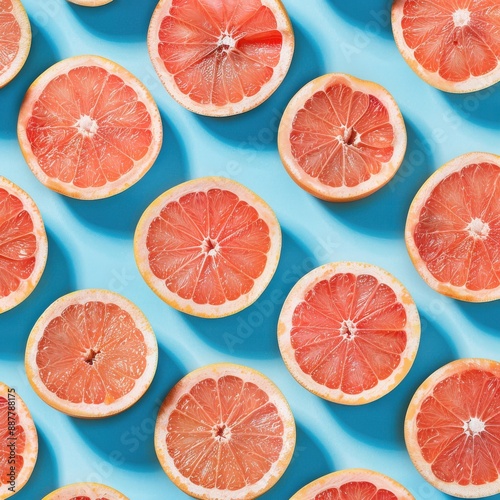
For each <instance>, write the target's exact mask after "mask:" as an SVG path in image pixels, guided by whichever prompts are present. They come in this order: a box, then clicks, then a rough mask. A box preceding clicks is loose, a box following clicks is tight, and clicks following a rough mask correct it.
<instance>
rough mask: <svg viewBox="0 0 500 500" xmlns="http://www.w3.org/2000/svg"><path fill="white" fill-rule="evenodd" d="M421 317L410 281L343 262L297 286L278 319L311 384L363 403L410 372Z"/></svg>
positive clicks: (297, 366)
mask: <svg viewBox="0 0 500 500" xmlns="http://www.w3.org/2000/svg"><path fill="white" fill-rule="evenodd" d="M419 340H420V320H419V315H418V311H417V308H416V306H415V303H414V302H413V299H412V298H411V296H410V294H409V293H408V291H407V290H406V289H405V288H404V286H403V285H402V284H401V283H400V282H399V281H398V280H396V278H394V277H393V276H392V275H391V274H389V273H388V272H387V271H384V270H383V269H381V268H379V267H377V266H373V265H369V264H361V263H357V262H335V263H331V264H326V265H324V266H321V267H318V268H316V269H313V270H312V271H311V272H310V273H308V274H306V275H305V276H304V277H303V278H302V279H300V280H299V281H298V283H297V284H296V285H295V286H294V287H293V288H292V290H291V291H290V294H289V295H288V297H287V298H286V300H285V303H284V305H283V309H282V310H281V314H280V317H279V322H278V343H279V348H280V351H281V355H282V356H283V360H284V362H285V364H286V366H287V368H288V370H289V371H290V373H291V374H292V375H293V376H294V377H295V379H296V380H297V381H298V382H299V383H300V384H301V385H303V386H304V387H305V388H306V389H308V390H309V391H311V392H313V393H314V394H317V395H318V396H321V397H322V398H325V399H327V400H329V401H333V402H336V403H342V404H348V405H360V404H364V403H369V402H370V401H373V400H375V399H378V398H380V397H382V396H384V395H385V394H387V393H388V392H389V391H391V390H392V389H393V388H394V387H396V385H397V384H399V383H400V382H401V380H402V379H403V378H404V377H405V376H406V374H407V373H408V371H409V370H410V368H411V366H412V364H413V360H414V359H415V356H416V353H417V349H418V344H419Z"/></svg>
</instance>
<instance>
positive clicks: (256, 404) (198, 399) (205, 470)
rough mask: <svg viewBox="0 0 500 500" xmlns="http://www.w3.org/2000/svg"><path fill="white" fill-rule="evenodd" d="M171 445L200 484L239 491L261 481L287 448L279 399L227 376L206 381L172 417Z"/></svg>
mask: <svg viewBox="0 0 500 500" xmlns="http://www.w3.org/2000/svg"><path fill="white" fill-rule="evenodd" d="M167 430H168V432H167V438H166V443H167V449H168V453H169V455H170V456H171V457H172V459H173V461H174V464H175V466H176V468H177V469H178V470H179V472H180V473H181V474H182V475H183V476H184V477H186V478H189V480H190V481H192V482H193V483H194V484H196V485H200V486H203V487H205V488H219V489H222V490H231V491H235V490H239V489H241V488H244V487H245V486H248V485H249V484H254V483H256V482H257V481H259V480H260V479H261V478H262V477H263V476H264V475H265V474H266V473H267V472H268V471H269V470H270V468H271V466H272V465H273V463H275V462H276V461H277V460H278V458H279V456H280V453H281V450H282V448H283V433H284V426H283V422H282V420H281V417H280V416H279V414H278V410H277V408H276V406H275V405H274V403H272V402H270V401H269V397H268V395H267V394H266V393H265V392H264V391H263V390H262V389H260V388H259V387H258V386H257V385H255V384H254V383H252V382H244V381H243V380H242V379H241V378H239V377H236V376H233V375H226V376H223V377H220V378H219V379H217V380H215V379H212V378H207V379H204V380H201V381H200V382H198V383H197V384H196V385H194V386H193V387H192V389H191V390H190V391H189V392H188V393H186V394H185V395H183V396H181V398H180V399H179V401H178V402H177V404H176V408H175V409H174V410H173V412H172V414H171V415H170V418H169V421H168V427H167Z"/></svg>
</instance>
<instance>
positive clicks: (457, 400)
mask: <svg viewBox="0 0 500 500" xmlns="http://www.w3.org/2000/svg"><path fill="white" fill-rule="evenodd" d="M405 440H406V446H407V448H408V452H409V454H410V458H411V460H412V461H413V464H414V465H415V467H416V468H417V470H418V471H419V472H420V474H422V476H423V477H424V478H425V479H426V480H427V481H428V482H429V483H431V484H432V485H433V486H435V487H436V488H438V489H439V490H441V491H443V492H444V493H447V494H449V495H453V496H457V497H464V498H483V497H487V496H490V495H495V494H497V493H500V459H499V449H500V363H498V362H497V361H490V360H487V359H459V360H457V361H453V362H451V363H448V364H447V365H445V366H443V367H442V368H440V369H439V370H437V371H436V372H434V373H433V374H432V375H431V376H430V377H429V378H428V379H427V380H426V381H425V382H424V383H423V384H422V385H421V386H420V387H419V389H418V390H417V392H416V393H415V395H414V396H413V398H412V400H411V402H410V406H409V408H408V412H407V414H406V418H405Z"/></svg>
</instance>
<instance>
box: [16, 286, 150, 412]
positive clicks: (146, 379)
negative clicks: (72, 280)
mask: <svg viewBox="0 0 500 500" xmlns="http://www.w3.org/2000/svg"><path fill="white" fill-rule="evenodd" d="M157 360H158V346H157V344H156V338H155V335H154V333H153V330H152V329H151V326H150V325H149V323H148V321H147V319H146V317H145V316H144V314H143V313H142V312H141V311H140V310H139V309H138V308H137V307H136V306H135V305H134V304H132V302H130V301H129V300H127V299H125V297H122V296H121V295H118V294H116V293H114V292H110V291H107V290H97V289H90V290H79V291H77V292H73V293H70V294H68V295H64V296H63V297H61V298H59V299H58V300H56V301H55V302H54V303H53V304H51V305H50V306H49V307H48V308H47V310H46V311H45V312H44V313H43V314H42V316H41V317H40V319H39V320H38V321H37V322H36V324H35V326H34V327H33V330H32V331H31V333H30V336H29V338H28V343H27V346H26V359H25V361H26V374H27V376H28V379H29V381H30V383H31V385H32V386H33V389H34V390H35V392H36V393H37V394H38V395H39V396H40V398H42V399H43V400H44V401H45V402H46V403H47V404H49V405H50V406H52V407H53V408H55V409H56V410H59V411H62V412H64V413H66V414H68V415H72V416H74V417H82V418H99V417H107V416H110V415H114V414H115V413H119V412H121V411H123V410H125V409H127V408H128V407H130V406H132V405H133V404H134V403H135V402H136V401H137V400H139V398H140V397H141V396H142V395H143V394H144V393H145V392H146V390H147V388H148V387H149V385H150V384H151V381H152V380H153V377H154V373H155V371H156V363H157Z"/></svg>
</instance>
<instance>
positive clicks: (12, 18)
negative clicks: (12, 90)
mask: <svg viewBox="0 0 500 500" xmlns="http://www.w3.org/2000/svg"><path fill="white" fill-rule="evenodd" d="M30 47H31V26H30V21H29V19H28V15H27V14H26V11H25V10H24V7H23V4H22V3H21V1H20V0H0V88H2V87H4V86H5V85H7V84H8V83H9V82H10V81H11V80H12V79H13V78H14V77H15V76H16V75H17V74H18V73H19V71H21V68H22V67H23V66H24V63H25V62H26V59H27V58H28V54H29V51H30Z"/></svg>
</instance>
